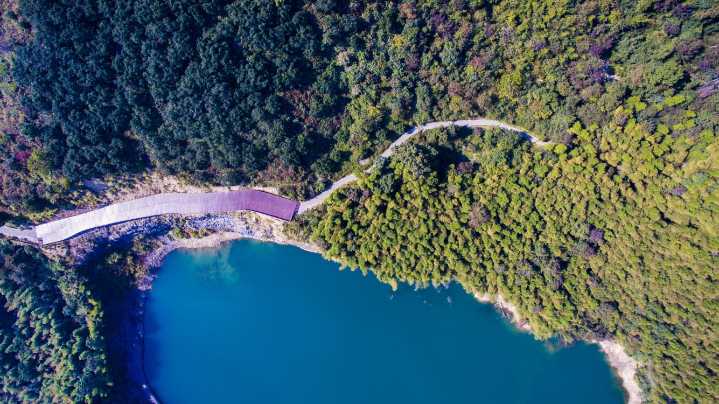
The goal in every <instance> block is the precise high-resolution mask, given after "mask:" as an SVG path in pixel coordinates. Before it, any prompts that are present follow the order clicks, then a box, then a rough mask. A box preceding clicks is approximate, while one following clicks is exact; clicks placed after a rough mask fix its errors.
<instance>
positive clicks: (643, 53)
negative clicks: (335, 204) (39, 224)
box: [0, 0, 719, 214]
mask: <svg viewBox="0 0 719 404" xmlns="http://www.w3.org/2000/svg"><path fill="white" fill-rule="evenodd" d="M717 14H719V11H717V6H716V4H714V3H713V2H712V1H706V0H702V1H692V2H681V1H677V0H663V1H651V0H642V1H639V2H635V1H619V0H603V1H598V0H592V1H582V2H578V3H577V4H576V5H575V4H573V3H569V2H564V1H546V0H535V1H519V0H512V1H469V0H451V1H429V0H427V1H402V2H399V1H387V2H372V1H370V2H344V1H336V0H316V1H300V0H286V1H281V2H265V1H240V2H231V1H221V0H214V1H208V2H204V3H201V4H197V3H195V2H190V1H178V2H172V3H165V2H161V1H158V0H133V1H130V2H112V1H98V0H90V1H85V2H75V1H60V2H56V1H49V0H26V1H22V2H21V3H20V7H19V8H18V10H17V12H16V13H14V12H13V13H11V15H6V16H5V20H6V25H10V24H11V23H13V21H15V22H16V25H18V26H20V27H21V28H20V29H19V31H21V32H22V30H23V29H22V27H31V28H32V40H29V39H27V38H24V39H22V40H16V42H17V43H19V44H20V46H18V48H17V51H16V52H15V55H14V58H13V59H12V60H10V61H8V62H7V66H6V67H5V70H6V74H11V76H12V80H13V83H12V84H13V85H14V86H16V87H18V89H17V90H16V91H15V92H16V98H17V99H18V103H19V104H20V105H21V106H22V114H23V115H24V119H23V120H22V122H21V123H19V124H18V125H16V126H17V128H11V129H10V130H9V131H8V132H9V133H5V135H4V138H3V139H5V140H3V141H0V143H2V144H3V147H4V148H5V149H7V150H14V151H15V152H14V153H12V154H8V155H5V156H3V158H4V159H5V161H4V162H3V164H2V165H1V166H0V167H2V169H1V170H0V178H3V179H4V183H5V185H6V186H4V187H3V188H2V192H0V203H2V205H3V206H4V208H5V209H6V210H8V211H12V212H14V213H15V214H24V213H27V212H30V211H38V210H42V209H44V208H47V207H52V206H65V207H67V204H68V203H70V201H68V200H67V199H68V198H67V194H68V192H67V190H68V189H70V188H73V187H77V186H78V184H80V183H81V182H80V180H83V179H87V178H92V177H102V176H107V175H110V176H112V175H119V174H128V173H129V174H131V173H135V172H139V171H147V170H160V171H162V172H165V173H170V174H177V175H181V176H185V177H187V178H190V179H192V180H194V181H200V182H211V183H216V184H248V183H249V184H260V185H273V186H277V187H279V188H280V190H281V191H282V192H283V193H285V194H287V195H289V196H294V197H298V198H304V197H308V196H311V195H312V194H314V193H316V192H319V191H321V190H323V189H324V186H326V183H327V180H328V179H331V178H333V177H336V176H337V175H339V174H340V173H345V172H347V171H349V170H351V169H352V167H353V164H356V162H357V161H359V160H360V159H362V158H365V157H368V156H369V155H372V154H374V153H375V152H376V151H378V150H380V149H381V148H382V147H384V146H386V145H387V144H388V142H389V141H391V140H392V139H393V138H394V137H396V136H397V135H398V134H400V133H402V132H403V131H404V130H406V129H407V128H408V127H411V126H412V125H415V124H419V123H425V122H427V121H431V120H438V119H464V118H467V117H474V116H486V117H494V118H498V119H501V120H504V121H506V122H509V123H512V124H515V125H518V126H522V127H525V128H527V129H528V130H530V131H532V132H533V133H534V134H535V135H537V136H539V137H543V138H545V139H551V140H554V141H559V142H567V141H569V140H570V139H569V138H571V137H572V136H573V135H572V134H571V133H570V132H568V129H569V128H571V127H572V126H573V125H574V123H575V122H577V121H579V122H581V123H582V124H583V125H585V126H590V125H591V124H593V123H596V124H600V123H603V122H605V121H606V119H607V118H608V116H609V115H610V114H611V113H612V112H613V111H614V110H615V109H616V108H617V107H619V106H621V105H622V103H623V102H624V101H625V100H626V99H628V98H630V97H633V96H635V97H640V98H641V99H642V100H643V102H647V103H648V108H646V109H645V110H644V111H642V116H643V117H646V118H647V120H646V121H647V122H649V123H650V124H653V125H656V124H657V123H658V121H659V120H660V119H662V120H663V121H664V122H663V123H664V124H665V125H669V126H670V127H671V126H672V125H681V124H682V122H683V121H684V120H685V119H684V118H685V117H683V116H680V115H677V114H676V113H675V110H676V109H677V108H675V107H676V106H681V105H692V111H694V112H695V113H696V114H697V115H696V116H695V117H692V119H691V123H690V124H691V125H693V128H692V131H694V132H697V133H698V132H699V131H700V128H703V127H706V126H707V125H709V126H711V125H715V124H716V121H717V115H719V114H717V110H716V109H717V108H716V104H717V103H716V102H715V101H714V100H715V94H716V92H717V91H719V79H718V78H717V73H716V69H717V63H719V62H717V61H718V60H719V47H718V46H717V43H718V40H717V32H716V31H717V24H716V22H717V18H718V17H717ZM65 21H73V24H66V23H64V22H65ZM26 31H27V29H26ZM26 36H27V35H26ZM664 99H671V100H672V106H669V107H667V108H665V109H664V110H662V111H658V110H657V109H656V107H654V105H655V104H657V103H659V102H661V101H662V100H664ZM660 115H661V118H660ZM13 173H14V174H18V175H13Z"/></svg>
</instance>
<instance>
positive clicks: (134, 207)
mask: <svg viewBox="0 0 719 404" xmlns="http://www.w3.org/2000/svg"><path fill="white" fill-rule="evenodd" d="M452 126H454V127H468V128H478V127H488V128H489V127H495V128H501V129H506V130H511V131H514V132H519V133H521V134H522V135H523V136H524V137H525V138H526V139H527V140H528V141H530V142H531V143H533V144H534V145H537V146H545V145H547V144H550V142H544V141H541V140H539V139H538V138H536V137H534V136H532V135H531V134H529V133H528V132H527V131H525V130H524V129H522V128H519V127H516V126H512V125H509V124H507V123H504V122H501V121H496V120H493V119H484V118H478V119H471V120H459V121H440V122H430V123H427V124H424V125H420V126H417V127H414V128H412V129H410V130H409V131H407V132H405V133H404V134H403V135H402V136H400V137H399V138H398V139H397V140H395V141H394V142H392V144H391V145H389V147H388V148H387V149H386V150H385V151H384V152H382V154H381V155H380V156H381V157H384V158H388V157H390V156H392V155H393V154H394V152H395V151H396V149H397V147H398V146H400V145H402V144H404V143H406V142H407V141H408V140H410V139H411V138H412V137H414V136H415V135H417V134H418V133H421V132H424V131H426V130H431V129H439V128H448V127H452ZM367 170H369V169H367ZM357 179H358V178H357V176H356V175H354V174H349V175H347V176H344V177H342V178H340V179H339V180H337V181H335V182H334V183H333V184H332V185H331V186H330V187H329V188H328V189H327V190H326V191H324V192H322V193H321V194H319V195H317V196H315V197H314V198H312V199H309V200H307V201H304V202H302V203H299V202H296V201H293V200H290V199H287V198H283V197H281V196H279V195H274V194H270V193H267V192H263V191H258V190H254V189H245V190H240V191H228V192H207V193H164V194H157V195H153V196H148V197H145V198H139V199H134V200H131V201H127V202H120V203H115V204H112V205H109V206H105V207H103V208H99V209H95V210H92V211H89V212H85V213H81V214H79V215H76V216H71V217H68V218H64V219H58V220H54V221H51V222H48V223H43V224H40V225H38V226H36V227H34V228H31V229H17V228H13V227H9V226H0V235H3V236H5V237H10V238H14V239H19V240H23V241H27V242H31V243H35V244H41V245H46V244H52V243H56V242H60V241H63V240H67V239H70V238H72V237H74V236H77V235H78V234H82V233H84V232H86V231H88V230H91V229H95V228H98V227H104V226H109V225H113V224H117V223H123V222H128V221H131V220H137V219H142V218H147V217H152V216H159V215H169V214H180V215H198V214H208V213H227V212H235V211H241V210H250V211H253V212H257V213H262V214H265V215H269V216H272V217H275V218H278V219H281V220H285V221H289V220H292V218H293V217H294V216H295V214H301V213H303V212H306V211H308V210H310V209H312V208H315V207H317V206H319V205H321V204H322V203H323V202H324V201H325V200H326V199H327V198H328V197H329V196H330V195H331V194H332V193H333V192H334V191H335V190H337V189H339V188H342V187H344V186H346V185H348V184H351V183H353V182H354V181H356V180H357Z"/></svg>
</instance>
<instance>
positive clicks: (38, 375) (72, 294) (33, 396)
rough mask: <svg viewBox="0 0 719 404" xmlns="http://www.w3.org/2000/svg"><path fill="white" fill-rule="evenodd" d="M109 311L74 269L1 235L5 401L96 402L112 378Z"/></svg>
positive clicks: (0, 349) (0, 379) (0, 355)
mask: <svg viewBox="0 0 719 404" xmlns="http://www.w3.org/2000/svg"><path fill="white" fill-rule="evenodd" d="M101 327H102V309H101V307H100V306H99V304H98V302H97V301H95V300H94V299H93V296H92V293H91V292H90V290H89V289H88V288H87V285H86V281H85V280H84V279H83V278H82V277H81V276H79V275H78V274H77V273H76V272H75V270H74V269H71V268H63V267H61V266H60V265H59V264H57V263H53V262H49V261H48V260H47V259H46V258H45V257H43V256H42V255H40V254H39V253H38V252H37V251H36V250H34V249H33V248H30V247H20V246H13V245H11V244H9V243H7V242H5V241H0V401H2V402H5V403H16V402H22V403H38V402H44V403H50V402H52V403H81V402H86V403H92V402H97V400H98V399H100V398H102V397H104V396H105V394H106V392H107V389H108V382H109V378H108V375H107V369H106V359H105V344H104V339H103V337H102V334H101V332H100V330H101Z"/></svg>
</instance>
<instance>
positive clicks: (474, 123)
mask: <svg viewBox="0 0 719 404" xmlns="http://www.w3.org/2000/svg"><path fill="white" fill-rule="evenodd" d="M452 126H454V127H465V128H501V129H505V130H510V131H512V132H518V133H521V134H522V136H523V137H524V138H526V139H527V140H528V141H529V142H530V143H532V144H534V145H536V146H539V147H544V146H546V145H549V144H552V142H545V141H542V140H539V139H538V138H537V137H536V136H533V135H532V134H530V133H529V132H527V131H526V130H524V129H522V128H519V127H517V126H512V125H509V124H507V123H504V122H501V121H496V120H494V119H485V118H477V119H468V120H460V121H438V122H430V123H426V124H424V125H420V126H416V127H414V128H412V129H410V130H408V131H407V132H405V133H404V134H403V135H402V136H400V137H399V138H397V140H395V141H394V142H392V144H391V145H389V147H388V148H387V149H386V150H385V151H384V152H382V154H380V156H381V157H384V158H389V157H391V156H392V155H393V154H394V152H395V151H396V150H397V147H398V146H400V145H402V144H404V143H407V141H409V140H410V139H412V138H413V137H414V136H415V135H417V134H418V133H422V132H424V131H426V130H432V129H440V128H449V127H452ZM369 170H370V169H369V168H368V169H367V170H366V171H369ZM356 180H357V176H356V175H354V174H349V175H346V176H344V177H342V178H340V179H339V180H337V181H335V182H334V183H332V186H330V187H329V188H327V190H326V191H324V192H322V193H321V194H319V195H317V196H315V197H314V198H312V199H309V200H306V201H304V202H302V203H300V208H299V210H298V211H297V213H298V214H301V213H303V212H306V211H308V210H310V209H313V208H315V207H317V206H319V205H321V204H322V203H323V202H324V201H325V200H326V199H327V198H329V196H330V195H332V193H333V192H334V191H336V190H337V189H338V188H342V187H344V186H345V185H347V184H351V183H353V182H355V181H356Z"/></svg>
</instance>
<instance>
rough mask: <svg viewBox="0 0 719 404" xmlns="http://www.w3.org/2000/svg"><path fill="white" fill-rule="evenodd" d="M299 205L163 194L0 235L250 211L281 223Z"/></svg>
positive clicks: (249, 192) (232, 195)
mask: <svg viewBox="0 0 719 404" xmlns="http://www.w3.org/2000/svg"><path fill="white" fill-rule="evenodd" d="M298 207H299V202H297V201H293V200H291V199H287V198H283V197H281V196H278V195H274V194H270V193H267V192H263V191H258V190H254V189H246V190H240V191H230V192H207V193H187V194H182V193H167V194H157V195H153V196H148V197H146V198H139V199H134V200H131V201H127V202H120V203H115V204H112V205H108V206H105V207H104V208H100V209H95V210H91V211H89V212H85V213H81V214H79V215H76V216H71V217H68V218H65V219H59V220H54V221H52V222H48V223H43V224H41V225H38V226H37V227H35V228H34V229H30V230H19V229H14V228H11V227H7V226H3V227H0V234H3V235H5V236H8V237H14V238H20V239H23V240H26V241H31V242H36V243H39V244H51V243H56V242H58V241H63V240H67V239H69V238H71V237H73V236H76V235H78V234H80V233H83V232H86V231H88V230H90V229H94V228H97V227H103V226H109V225H111V224H117V223H122V222H128V221H131V220H136V219H142V218H146V217H152V216H159V215H168V214H183V215H197V214H208V213H225V212H234V211H240V210H251V211H253V212H258V213H262V214H265V215H269V216H273V217H276V218H278V219H282V220H292V218H293V217H294V215H295V213H296V212H297V208H298Z"/></svg>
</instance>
